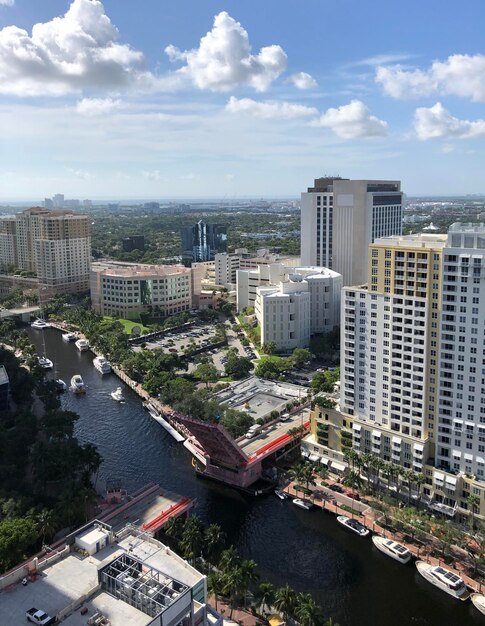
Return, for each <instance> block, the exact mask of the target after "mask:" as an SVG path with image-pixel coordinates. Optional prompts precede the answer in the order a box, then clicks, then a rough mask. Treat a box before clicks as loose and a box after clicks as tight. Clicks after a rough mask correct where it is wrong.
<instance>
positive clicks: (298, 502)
mask: <svg viewBox="0 0 485 626" xmlns="http://www.w3.org/2000/svg"><path fill="white" fill-rule="evenodd" d="M293 504H296V506H299V507H300V509H306V510H307V511H309V510H310V509H311V508H313V504H312V503H311V502H308V500H302V499H301V498H295V499H294V500H293Z"/></svg>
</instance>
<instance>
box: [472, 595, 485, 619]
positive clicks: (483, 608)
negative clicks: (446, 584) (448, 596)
mask: <svg viewBox="0 0 485 626" xmlns="http://www.w3.org/2000/svg"><path fill="white" fill-rule="evenodd" d="M470 598H471V599H472V602H473V606H474V607H475V608H476V609H478V610H479V611H480V613H483V614H484V615H485V596H484V595H483V593H472V595H471V596H470Z"/></svg>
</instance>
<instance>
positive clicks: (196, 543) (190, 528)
mask: <svg viewBox="0 0 485 626" xmlns="http://www.w3.org/2000/svg"><path fill="white" fill-rule="evenodd" d="M203 540H204V534H203V527H202V522H201V521H200V518H199V517H198V516H197V515H192V516H191V517H189V518H188V519H187V521H186V522H185V526H184V530H183V532H182V538H181V540H180V548H181V549H182V553H183V555H184V557H185V558H186V559H188V560H189V562H192V564H194V563H195V560H196V558H197V557H198V556H200V552H201V549H202V545H203Z"/></svg>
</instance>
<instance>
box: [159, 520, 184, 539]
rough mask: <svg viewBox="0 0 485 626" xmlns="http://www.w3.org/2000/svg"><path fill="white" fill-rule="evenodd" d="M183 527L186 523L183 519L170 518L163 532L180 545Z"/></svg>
mask: <svg viewBox="0 0 485 626" xmlns="http://www.w3.org/2000/svg"><path fill="white" fill-rule="evenodd" d="M183 527H184V522H183V521H182V518H181V517H170V518H169V519H168V520H167V522H166V524H164V526H163V532H164V533H165V534H166V535H167V537H170V538H172V539H174V540H175V541H176V542H177V543H178V541H179V539H180V535H181V533H182V529H183Z"/></svg>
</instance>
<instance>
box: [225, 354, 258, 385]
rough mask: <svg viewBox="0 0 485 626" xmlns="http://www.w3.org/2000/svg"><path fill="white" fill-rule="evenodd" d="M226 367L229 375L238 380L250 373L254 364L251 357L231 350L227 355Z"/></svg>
mask: <svg viewBox="0 0 485 626" xmlns="http://www.w3.org/2000/svg"><path fill="white" fill-rule="evenodd" d="M224 367H225V371H226V374H227V376H232V378H234V379H236V380H238V379H240V378H245V377H246V376H248V375H249V372H250V371H251V370H252V369H253V364H252V363H251V360H250V359H247V358H246V357H239V356H237V354H235V353H234V352H233V351H232V350H231V351H229V353H228V355H227V362H226V364H225V366H224Z"/></svg>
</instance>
